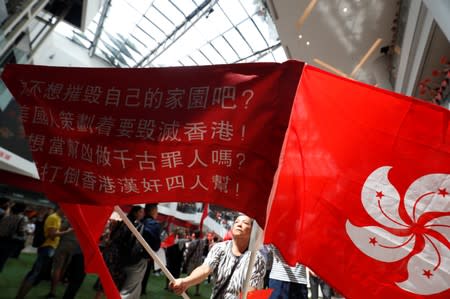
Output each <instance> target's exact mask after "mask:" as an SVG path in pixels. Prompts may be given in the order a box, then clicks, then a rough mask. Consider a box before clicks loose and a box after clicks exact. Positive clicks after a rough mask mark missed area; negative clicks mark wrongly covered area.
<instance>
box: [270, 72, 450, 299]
mask: <svg viewBox="0 0 450 299" xmlns="http://www.w3.org/2000/svg"><path fill="white" fill-rule="evenodd" d="M449 125H450V112H449V111H448V110H446V109H444V108H442V107H439V106H435V105H430V104H428V103H425V102H421V101H418V100H415V99H412V98H408V97H404V96H401V95H398V94H394V93H391V92H387V91H384V90H380V89H377V88H374V87H371V86H367V85H364V84H361V83H358V82H355V81H351V80H347V79H344V78H340V77H336V76H334V75H331V74H328V73H326V72H323V71H321V70H318V69H316V68H314V67H310V66H307V67H305V69H304V71H303V74H302V78H301V81H300V85H299V89H298V93H297V96H296V99H295V101H294V106H293V111H292V116H291V120H290V125H289V129H288V131H287V135H286V140H285V144H284V148H283V151H282V154H281V158H280V169H279V170H278V173H277V177H278V180H277V181H276V187H275V190H274V196H273V200H271V202H270V203H269V209H270V213H269V215H268V217H267V226H266V236H265V238H266V239H265V242H267V243H274V244H275V245H276V246H277V247H278V248H280V251H281V252H282V254H283V256H284V257H285V258H286V260H287V261H288V262H290V263H292V264H294V263H295V262H297V261H300V262H302V263H303V264H305V265H306V266H308V267H310V268H311V269H312V270H313V271H314V272H316V273H317V274H318V275H319V276H321V277H322V278H323V279H325V280H326V281H328V282H329V283H330V284H331V285H332V286H333V287H335V288H337V289H338V290H339V291H340V292H341V293H342V294H343V295H344V296H345V297H346V298H403V299H411V298H424V297H426V298H430V299H437V298H439V299H443V298H450V290H449V288H450V272H449V269H450V241H449V240H450V194H449V193H450V126H449Z"/></svg>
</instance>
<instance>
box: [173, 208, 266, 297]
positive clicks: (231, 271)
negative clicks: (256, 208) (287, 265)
mask: <svg viewBox="0 0 450 299" xmlns="http://www.w3.org/2000/svg"><path fill="white" fill-rule="evenodd" d="M252 225H253V219H251V218H250V217H248V216H246V215H240V216H238V217H237V218H236V220H235V221H234V224H233V227H232V234H233V239H232V240H230V241H226V242H221V243H218V244H216V245H215V246H214V247H213V248H212V249H211V251H210V252H209V253H208V256H207V257H206V259H205V261H204V262H203V264H202V265H201V266H199V267H197V268H196V269H194V271H192V272H191V274H189V276H187V277H184V278H178V279H176V280H175V281H174V282H171V283H170V287H171V288H172V289H173V290H174V292H175V293H176V294H178V295H179V294H181V293H183V292H185V291H186V290H187V289H188V288H189V287H191V286H194V285H196V284H199V283H201V282H202V281H203V280H205V279H206V278H207V277H208V275H209V274H211V273H212V275H213V280H214V287H213V290H212V293H211V298H214V299H221V298H224V299H230V298H239V294H240V293H241V292H242V288H243V284H244V281H245V276H246V272H247V268H248V263H249V258H250V253H251V252H250V250H249V243H250V233H251V230H252ZM264 273H265V263H264V258H263V256H262V255H261V254H260V253H259V252H257V253H256V257H255V264H254V267H253V271H252V274H251V277H250V281H249V291H252V290H255V289H261V288H262V286H263V280H264Z"/></svg>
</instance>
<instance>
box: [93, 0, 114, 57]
mask: <svg viewBox="0 0 450 299" xmlns="http://www.w3.org/2000/svg"><path fill="white" fill-rule="evenodd" d="M111 1H112V0H107V1H106V2H105V6H103V10H102V14H101V15H100V19H99V21H98V26H97V29H96V30H95V35H94V39H93V40H92V42H91V46H90V47H89V56H90V57H92V56H94V54H95V50H97V45H98V41H99V40H100V35H101V34H102V31H103V24H104V23H105V19H106V16H107V15H108V11H109V8H110V7H111Z"/></svg>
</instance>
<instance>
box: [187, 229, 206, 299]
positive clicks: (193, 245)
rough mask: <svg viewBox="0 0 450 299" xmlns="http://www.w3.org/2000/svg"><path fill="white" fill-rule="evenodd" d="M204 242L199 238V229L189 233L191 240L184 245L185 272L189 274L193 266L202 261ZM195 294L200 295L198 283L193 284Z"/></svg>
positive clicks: (195, 266)
mask: <svg viewBox="0 0 450 299" xmlns="http://www.w3.org/2000/svg"><path fill="white" fill-rule="evenodd" d="M205 246H206V243H205V241H204V240H202V239H201V238H200V231H198V230H197V231H195V232H194V233H193V234H192V235H191V241H190V242H189V243H188V244H187V246H186V254H185V260H184V262H185V263H186V270H187V273H188V274H190V273H192V271H194V269H195V268H197V267H198V266H200V265H201V264H202V263H203V253H204V251H205ZM194 295H195V296H200V284H197V285H196V286H195V294H194Z"/></svg>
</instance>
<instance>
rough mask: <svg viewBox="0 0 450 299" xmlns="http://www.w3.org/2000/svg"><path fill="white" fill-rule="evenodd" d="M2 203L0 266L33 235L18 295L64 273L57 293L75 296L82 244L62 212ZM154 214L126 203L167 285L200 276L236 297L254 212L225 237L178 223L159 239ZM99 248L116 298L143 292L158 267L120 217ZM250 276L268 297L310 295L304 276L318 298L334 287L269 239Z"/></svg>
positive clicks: (215, 294)
mask: <svg viewBox="0 0 450 299" xmlns="http://www.w3.org/2000/svg"><path fill="white" fill-rule="evenodd" d="M0 204H1V206H0V272H1V271H2V270H3V269H4V267H5V264H6V262H7V260H8V258H11V257H14V256H16V257H17V256H18V254H19V253H20V251H21V250H22V249H23V248H24V246H25V242H26V239H27V236H28V235H30V234H33V235H34V237H33V238H32V245H33V246H34V247H36V248H37V255H36V260H35V262H34V264H33V266H32V268H31V269H30V271H29V272H28V273H27V274H26V276H25V277H24V278H23V281H22V283H21V285H20V286H18V291H17V295H16V298H18V299H20V298H25V296H26V295H27V294H28V292H29V291H30V289H31V288H32V287H33V286H35V285H37V284H38V283H39V282H40V281H41V280H43V279H47V280H49V281H50V289H49V293H48V295H47V298H50V299H51V298H57V294H56V287H57V285H58V283H60V282H61V281H63V280H65V281H66V282H67V286H66V288H65V292H64V294H63V296H62V298H64V299H69V298H75V296H76V294H77V292H78V290H79V288H80V286H81V284H82V283H83V281H84V278H85V275H86V274H85V271H84V264H83V254H82V251H81V249H80V246H79V244H78V241H77V239H76V236H75V233H74V231H73V229H72V228H71V227H70V224H69V223H68V221H67V220H66V219H65V217H64V215H63V213H62V211H61V210H60V209H59V208H58V206H55V207H53V208H40V209H37V210H36V211H35V212H34V213H27V207H26V206H25V205H24V204H22V203H15V204H11V203H10V202H9V201H8V200H6V199H1V200H0ZM157 215H158V210H157V205H156V204H147V205H145V207H142V206H139V205H136V206H133V207H131V209H130V211H129V212H128V215H127V217H128V219H129V220H130V222H131V223H132V224H133V225H134V226H135V227H136V229H137V231H138V232H139V233H140V234H141V235H142V236H143V238H144V239H145V240H146V241H147V243H148V244H149V245H150V247H151V248H152V249H153V250H154V251H155V252H158V253H159V255H161V254H162V257H163V258H162V260H163V261H164V263H165V265H166V266H167V269H168V270H169V271H170V272H171V274H172V275H173V277H174V278H175V281H173V282H169V280H168V279H167V284H166V290H167V291H171V292H174V293H176V294H181V293H183V292H189V294H190V295H194V296H198V295H200V288H201V285H202V283H203V282H204V281H205V283H212V286H208V288H210V289H212V294H211V298H214V299H218V298H224V299H228V298H239V295H240V293H241V292H242V291H243V284H244V280H245V278H246V272H247V268H248V263H249V259H250V250H249V242H250V233H251V230H252V226H253V219H251V218H250V217H248V216H246V215H239V216H237V217H236V219H235V220H234V221H233V223H232V228H231V235H232V238H231V240H226V241H223V240H222V239H221V238H220V237H219V236H217V235H215V234H213V233H208V234H207V235H206V236H202V234H201V232H200V231H193V232H190V231H188V230H186V229H184V228H180V227H177V228H175V229H173V230H172V231H171V232H168V233H166V235H167V237H165V238H164V240H163V242H161V239H162V237H161V236H164V235H165V234H164V233H163V232H162V229H161V225H160V223H158V221H157ZM224 216H225V215H224ZM225 217H228V215H226V216H225ZM30 224H32V225H30ZM30 227H31V228H30ZM100 248H101V250H102V254H103V258H104V260H105V263H106V265H107V267H108V269H109V270H110V273H111V276H112V278H113V280H114V283H115V284H116V286H117V289H118V290H119V292H120V295H121V298H125V299H133V298H140V296H141V295H142V294H145V293H146V286H147V284H148V278H149V275H150V273H151V271H154V269H155V268H156V267H155V265H154V263H153V261H152V259H151V258H150V256H149V255H148V254H147V252H146V251H145V250H144V248H143V247H142V246H141V245H140V243H139V242H138V241H137V239H136V238H135V237H134V236H133V235H132V233H131V231H130V230H129V229H128V227H126V225H125V224H124V223H123V221H113V220H112V221H110V222H109V223H108V225H107V227H106V228H105V234H104V235H103V236H102V241H101V243H100ZM308 271H309V273H308V274H309V275H307V272H308ZM308 276H309V281H308ZM249 277H250V281H249V284H248V286H249V291H252V290H258V289H265V288H269V289H272V290H273V291H272V294H271V297H270V298H271V299H284V298H300V299H307V298H308V293H309V291H308V283H309V286H310V294H311V297H310V298H312V299H316V298H318V295H319V292H318V289H319V287H320V289H321V293H322V298H324V299H330V298H332V296H333V295H334V294H333V293H334V292H333V289H332V288H331V287H330V286H329V285H328V284H327V283H326V282H325V281H323V280H322V279H321V278H320V277H318V276H317V275H316V274H315V273H314V272H312V271H311V270H308V269H306V267H304V266H303V265H301V264H296V265H295V266H289V265H288V264H287V263H286V262H285V261H284V259H283V257H282V255H281V254H280V252H279V251H278V249H277V248H276V247H275V246H273V245H264V246H263V247H262V248H261V249H260V250H259V251H256V258H255V263H254V267H253V270H252V273H251V275H250V276H249ZM94 289H95V291H96V294H95V298H97V299H98V298H103V297H104V295H103V288H102V285H101V283H100V281H99V280H98V281H97V282H96V284H95V285H94Z"/></svg>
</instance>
